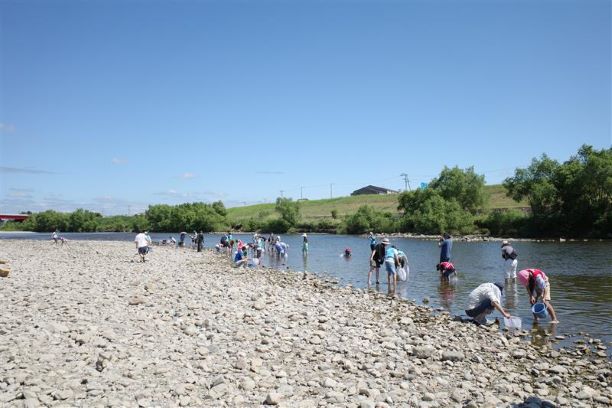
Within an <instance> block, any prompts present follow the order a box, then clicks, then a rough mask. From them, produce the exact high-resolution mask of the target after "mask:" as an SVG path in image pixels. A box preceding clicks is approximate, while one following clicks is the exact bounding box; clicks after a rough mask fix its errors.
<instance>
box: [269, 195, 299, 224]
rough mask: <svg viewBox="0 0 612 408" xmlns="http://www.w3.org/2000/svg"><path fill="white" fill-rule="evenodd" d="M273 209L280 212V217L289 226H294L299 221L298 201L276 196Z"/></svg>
mask: <svg viewBox="0 0 612 408" xmlns="http://www.w3.org/2000/svg"><path fill="white" fill-rule="evenodd" d="M275 210H276V211H277V212H278V213H279V214H280V216H281V219H282V220H283V221H285V222H286V223H287V224H289V227H293V226H295V225H296V224H297V223H298V222H299V221H300V218H301V216H300V203H299V202H298V201H293V200H292V199H291V198H283V197H278V198H277V199H276V207H275Z"/></svg>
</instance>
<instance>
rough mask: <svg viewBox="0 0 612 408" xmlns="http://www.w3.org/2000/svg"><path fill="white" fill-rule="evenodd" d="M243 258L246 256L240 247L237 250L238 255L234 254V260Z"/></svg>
mask: <svg viewBox="0 0 612 408" xmlns="http://www.w3.org/2000/svg"><path fill="white" fill-rule="evenodd" d="M242 259H244V256H243V254H242V250H240V249H239V250H238V251H236V255H235V256H234V262H238V261H241V260H242Z"/></svg>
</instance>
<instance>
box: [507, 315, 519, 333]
mask: <svg viewBox="0 0 612 408" xmlns="http://www.w3.org/2000/svg"><path fill="white" fill-rule="evenodd" d="M504 325H505V326H506V329H508V330H521V326H522V324H521V318H520V317H516V316H510V318H509V319H508V318H507V317H504Z"/></svg>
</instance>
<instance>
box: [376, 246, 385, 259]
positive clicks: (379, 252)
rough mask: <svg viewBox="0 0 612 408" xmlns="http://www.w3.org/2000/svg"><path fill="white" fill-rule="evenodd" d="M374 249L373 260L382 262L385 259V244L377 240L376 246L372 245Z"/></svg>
mask: <svg viewBox="0 0 612 408" xmlns="http://www.w3.org/2000/svg"><path fill="white" fill-rule="evenodd" d="M374 251H375V253H374V260H375V261H378V262H379V263H382V262H383V261H384V260H385V244H383V243H382V242H379V243H378V244H376V247H374Z"/></svg>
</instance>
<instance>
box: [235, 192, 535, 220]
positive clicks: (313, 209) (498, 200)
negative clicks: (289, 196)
mask: <svg viewBox="0 0 612 408" xmlns="http://www.w3.org/2000/svg"><path fill="white" fill-rule="evenodd" d="M485 189H486V191H487V193H488V194H489V206H488V208H490V209H502V208H522V207H527V203H526V202H516V201H514V200H512V199H511V198H509V197H506V193H505V189H504V187H503V186H502V185H501V184H496V185H490V186H485ZM397 197H398V196H397V194H388V195H376V194H372V195H360V196H348V197H338V198H331V199H324V200H304V201H301V208H300V212H301V214H302V221H305V222H313V221H320V220H322V219H330V220H331V218H332V216H331V212H332V210H336V211H337V213H338V218H340V217H342V216H344V215H350V214H353V213H355V212H356V211H357V209H358V208H359V207H361V206H362V205H369V206H372V207H374V208H376V209H377V210H379V211H388V212H391V213H397V212H398V211H397ZM274 206H275V205H274V204H256V205H249V206H245V207H234V208H229V209H228V210H227V213H228V218H229V219H230V220H232V221H233V222H242V221H245V220H248V219H251V218H254V219H257V220H259V221H265V220H269V219H273V218H278V213H277V212H276V211H275V210H274Z"/></svg>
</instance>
